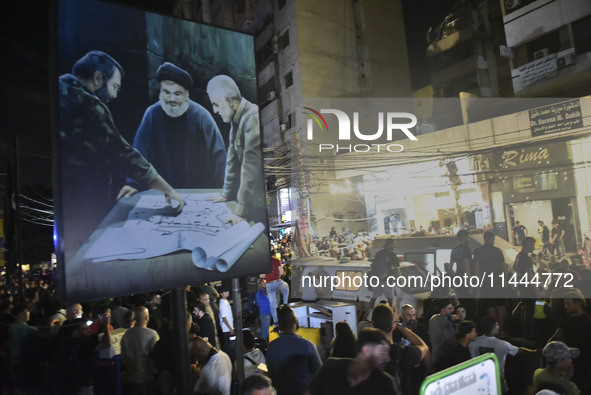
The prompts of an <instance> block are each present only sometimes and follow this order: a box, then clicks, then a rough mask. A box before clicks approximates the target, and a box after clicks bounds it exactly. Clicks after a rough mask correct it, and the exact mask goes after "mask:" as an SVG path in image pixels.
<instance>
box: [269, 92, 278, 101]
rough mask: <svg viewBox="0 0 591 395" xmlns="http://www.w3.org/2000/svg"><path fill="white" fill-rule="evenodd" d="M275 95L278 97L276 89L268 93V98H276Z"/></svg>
mask: <svg viewBox="0 0 591 395" xmlns="http://www.w3.org/2000/svg"><path fill="white" fill-rule="evenodd" d="M275 97H277V96H276V94H275V91H271V92H269V93H267V100H275Z"/></svg>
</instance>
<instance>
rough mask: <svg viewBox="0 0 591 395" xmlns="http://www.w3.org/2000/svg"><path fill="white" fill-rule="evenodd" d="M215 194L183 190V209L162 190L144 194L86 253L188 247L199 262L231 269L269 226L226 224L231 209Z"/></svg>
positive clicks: (97, 255)
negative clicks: (170, 202) (212, 198)
mask: <svg viewBox="0 0 591 395" xmlns="http://www.w3.org/2000/svg"><path fill="white" fill-rule="evenodd" d="M211 195H212V194H208V193H188V194H183V198H184V199H185V203H186V205H185V207H184V209H183V211H182V212H181V213H180V214H178V215H177V214H176V212H175V209H174V208H172V207H171V206H170V205H168V204H167V203H166V200H165V198H164V196H163V195H144V196H142V197H141V198H140V200H139V201H138V203H137V204H136V205H135V207H134V208H133V209H132V210H131V211H130V212H129V215H128V217H127V221H126V222H125V224H124V225H123V227H117V228H107V229H106V230H105V231H104V232H103V233H102V234H101V235H100V236H99V238H98V239H97V240H96V241H95V242H94V243H93V244H92V245H91V246H90V248H89V249H88V251H87V252H86V254H85V255H84V258H85V259H88V260H91V261H92V262H106V261H112V260H118V259H146V258H153V257H156V256H161V255H166V254H170V253H172V252H176V251H180V250H188V251H191V257H192V259H193V263H194V264H195V266H197V267H201V268H204V269H208V270H218V271H222V272H223V271H226V270H228V269H229V268H230V267H231V266H232V265H233V264H234V263H235V262H236V260H238V258H240V257H241V256H242V254H243V253H244V252H245V251H246V250H247V249H248V248H249V247H250V246H251V245H252V243H254V241H255V240H256V239H257V238H258V237H259V235H260V234H261V233H262V232H263V231H264V225H263V224H261V223H260V222H259V223H257V224H255V225H254V226H250V225H249V224H248V222H240V223H238V224H236V225H234V226H232V225H230V224H226V223H225V221H226V219H228V218H229V217H230V216H231V215H232V211H231V210H230V209H228V208H227V207H226V205H225V204H224V203H213V202H210V201H208V200H206V197H207V196H211Z"/></svg>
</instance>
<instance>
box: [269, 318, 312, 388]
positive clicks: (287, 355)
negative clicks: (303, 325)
mask: <svg viewBox="0 0 591 395" xmlns="http://www.w3.org/2000/svg"><path fill="white" fill-rule="evenodd" d="M278 326H279V330H280V334H279V338H277V339H275V340H273V341H272V342H271V343H269V347H268V349H267V355H266V357H267V367H268V369H269V376H270V377H271V380H273V384H274V385H275V388H276V389H277V394H278V395H301V394H303V393H304V392H305V391H306V389H307V388H308V385H309V383H310V380H311V379H312V376H313V375H314V374H316V372H318V369H320V366H321V365H322V363H321V362H320V356H319V355H318V351H317V350H316V346H314V344H313V343H312V342H311V341H309V340H307V339H304V338H302V337H301V336H299V335H297V334H296V331H297V329H298V318H297V316H296V314H295V311H293V309H292V308H291V307H289V306H283V307H282V308H281V309H279V313H278Z"/></svg>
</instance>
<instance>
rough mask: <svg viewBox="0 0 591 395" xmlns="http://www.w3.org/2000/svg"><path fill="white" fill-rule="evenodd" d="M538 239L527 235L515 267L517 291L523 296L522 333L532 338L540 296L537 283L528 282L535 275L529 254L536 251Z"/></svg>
mask: <svg viewBox="0 0 591 395" xmlns="http://www.w3.org/2000/svg"><path fill="white" fill-rule="evenodd" d="M535 245H536V240H535V239H534V238H533V237H529V236H528V237H525V238H524V239H523V241H522V243H521V252H520V253H519V254H517V257H516V258H515V264H514V265H513V268H514V270H515V276H516V279H515V280H516V281H517V282H518V283H520V282H521V280H522V279H523V280H524V281H523V283H520V284H519V286H518V288H517V292H518V293H519V297H520V298H521V327H522V331H523V333H522V335H523V336H525V337H527V338H531V337H532V334H533V320H534V310H535V307H536V298H537V296H538V294H537V290H536V288H535V285H534V284H532V283H527V282H529V281H532V279H533V277H534V264H533V262H532V260H531V258H530V256H529V254H530V253H531V252H533V251H534V248H535Z"/></svg>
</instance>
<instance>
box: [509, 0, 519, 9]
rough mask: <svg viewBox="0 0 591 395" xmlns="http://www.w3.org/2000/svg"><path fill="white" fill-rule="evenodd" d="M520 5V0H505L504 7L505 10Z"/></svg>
mask: <svg viewBox="0 0 591 395" xmlns="http://www.w3.org/2000/svg"><path fill="white" fill-rule="evenodd" d="M519 7H521V0H505V9H506V10H507V11H511V10H514V9H516V8H519Z"/></svg>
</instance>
